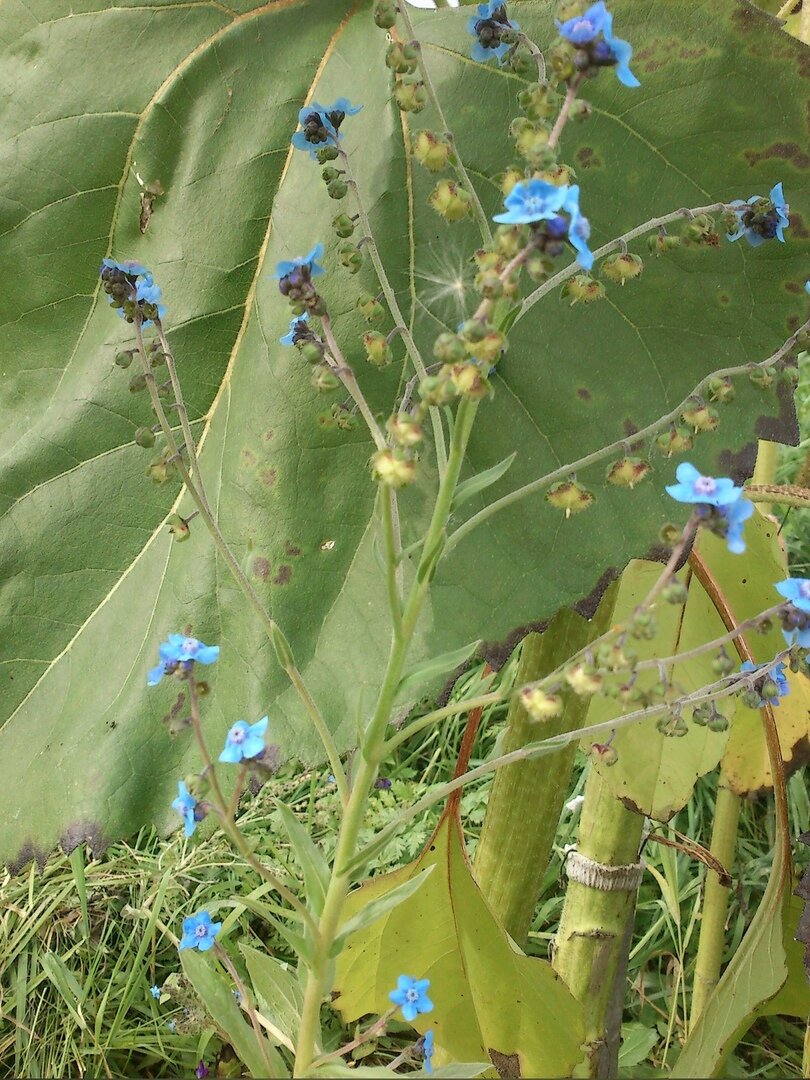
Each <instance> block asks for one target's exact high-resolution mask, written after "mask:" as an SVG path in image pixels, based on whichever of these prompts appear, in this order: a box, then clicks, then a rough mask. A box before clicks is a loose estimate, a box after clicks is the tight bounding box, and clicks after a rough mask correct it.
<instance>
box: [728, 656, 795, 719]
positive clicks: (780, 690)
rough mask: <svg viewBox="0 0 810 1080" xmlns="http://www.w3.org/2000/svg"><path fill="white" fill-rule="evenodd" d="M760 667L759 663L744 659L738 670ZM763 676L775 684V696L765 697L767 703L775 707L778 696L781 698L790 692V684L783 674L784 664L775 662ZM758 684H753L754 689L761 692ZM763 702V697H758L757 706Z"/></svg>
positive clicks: (755, 669) (754, 669)
mask: <svg viewBox="0 0 810 1080" xmlns="http://www.w3.org/2000/svg"><path fill="white" fill-rule="evenodd" d="M760 667H762V665H761V664H754V663H752V662H751V661H750V660H746V661H745V663H744V664H742V666H741V667H740V671H757V670H758V669H759V668H760ZM764 678H766V679H770V680H771V681H772V682H773V683H774V685H775V686H776V689H777V693H776V696H775V697H769V698H768V699H767V701H768V704H769V705H772V706H774V707H776V706H777V705H778V704H779V701H780V698H783V697H785V695H786V694H789V693H790V684H789V683H788V681H787V677H786V675H785V665H784V664H783V663H779V664H775V665H774V667H772V668H771V670H770V671H769V672H768V673H767V675H765V676H764ZM760 686H761V684H760ZM760 686H756V685H755V687H754V689H756V690H757V692H761V689H760ZM764 704H765V699H764V698H762V697H760V699H759V708H762V706H763V705H764Z"/></svg>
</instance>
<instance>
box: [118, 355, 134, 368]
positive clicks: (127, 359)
mask: <svg viewBox="0 0 810 1080" xmlns="http://www.w3.org/2000/svg"><path fill="white" fill-rule="evenodd" d="M115 363H116V365H117V366H118V367H120V368H125V369H126V368H128V367H129V365H130V364H131V363H132V353H131V352H120V353H116V354H115Z"/></svg>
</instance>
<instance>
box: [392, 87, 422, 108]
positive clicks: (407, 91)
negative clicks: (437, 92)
mask: <svg viewBox="0 0 810 1080" xmlns="http://www.w3.org/2000/svg"><path fill="white" fill-rule="evenodd" d="M394 97H395V98H396V101H397V105H399V107H400V109H401V110H402V111H403V112H410V113H418V112H421V111H422V109H424V107H425V105H427V93H426V92H425V84H424V83H423V82H421V81H420V80H418V79H417V80H415V81H406V80H405V79H400V80H399V82H398V83H397V85H396V88H395V90H394Z"/></svg>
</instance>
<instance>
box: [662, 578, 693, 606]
mask: <svg viewBox="0 0 810 1080" xmlns="http://www.w3.org/2000/svg"><path fill="white" fill-rule="evenodd" d="M688 598H689V590H688V589H687V587H686V586H685V585H684V584H683V582H682V581H678V580H677V579H676V578H673V579H672V580H671V581H670V583H669V585H665V586H664V588H663V589H662V590H661V599H662V600H665V601H666V602H667V603H668V604H685V603H686V601H687V599H688Z"/></svg>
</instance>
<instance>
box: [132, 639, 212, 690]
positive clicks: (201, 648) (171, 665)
mask: <svg viewBox="0 0 810 1080" xmlns="http://www.w3.org/2000/svg"><path fill="white" fill-rule="evenodd" d="M158 655H159V656H160V663H159V664H158V665H157V666H156V667H153V668H151V669H150V671H149V673H148V675H147V677H146V684H147V686H157V684H158V683H159V682H160V680H161V679H162V678H163V676H164V675H168V674H170V673H171V672H173V671H176V670H177V668H179V667H180V666H181V665H182V666H183V667H184V668H185V670H186V671H188V670H189V669H190V668H191V665H192V664H193V663H197V664H213V663H214V662H215V661H216V660H218V659H219V645H203V643H202V642H201V641H198V640H197V638H193V637H185V636H184V635H183V634H169V640H168V641H164V642H161V644H160V647H159V648H158Z"/></svg>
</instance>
